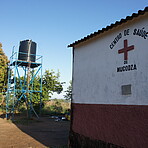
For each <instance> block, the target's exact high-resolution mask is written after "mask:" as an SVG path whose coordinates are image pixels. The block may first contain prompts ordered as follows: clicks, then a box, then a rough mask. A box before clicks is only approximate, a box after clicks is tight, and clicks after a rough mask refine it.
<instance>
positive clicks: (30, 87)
mask: <svg viewBox="0 0 148 148" xmlns="http://www.w3.org/2000/svg"><path fill="white" fill-rule="evenodd" d="M36 47H37V44H36V43H35V42H33V41H32V40H24V41H20V46H19V52H14V50H13V52H12V56H11V57H10V63H9V68H8V89H7V97H6V118H7V119H8V118H10V116H11V115H12V116H14V113H15V111H16V108H19V105H20V103H21V102H25V104H26V107H27V110H28V112H27V116H28V117H30V115H31V113H34V114H35V115H36V116H37V117H38V118H39V116H38V114H37V112H36V111H35V109H34V108H33V102H34V101H35V99H37V98H36V97H35V95H34V94H36V95H38V96H39V97H40V109H41V104H42V99H41V96H42V56H41V55H36ZM37 80H38V81H39V82H40V85H39V86H37V87H35V81H37Z"/></svg>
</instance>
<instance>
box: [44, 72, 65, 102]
mask: <svg viewBox="0 0 148 148" xmlns="http://www.w3.org/2000/svg"><path fill="white" fill-rule="evenodd" d="M59 77H60V73H59V72H58V73H55V72H54V71H53V70H51V71H49V70H46V71H45V74H44V75H43V94H42V97H43V99H44V100H49V98H50V97H51V95H52V94H53V93H54V92H56V93H58V94H60V93H61V92H62V91H63V86H62V83H61V82H60V81H59Z"/></svg>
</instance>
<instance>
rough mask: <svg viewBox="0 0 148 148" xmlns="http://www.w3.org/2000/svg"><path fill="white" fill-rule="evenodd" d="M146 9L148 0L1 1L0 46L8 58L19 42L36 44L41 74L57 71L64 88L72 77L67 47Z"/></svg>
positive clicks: (69, 51) (70, 57) (70, 58)
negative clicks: (40, 59)
mask: <svg viewBox="0 0 148 148" xmlns="http://www.w3.org/2000/svg"><path fill="white" fill-rule="evenodd" d="M146 6H148V1H147V0H128V1H127V0H122V1H120V0H0V22H1V23H0V42H1V43H2V44H3V49H4V52H5V54H6V55H7V56H8V57H10V56H11V52H12V47H13V46H15V50H16V51H18V47H19V42H20V41H21V40H26V39H32V40H33V41H35V42H36V43H37V45H38V48H37V54H40V55H43V71H44V70H45V69H54V71H55V72H57V71H58V69H59V71H60V73H61V77H60V81H62V82H66V84H65V86H64V88H66V87H67V86H68V85H69V81H70V80H71V73H72V72H71V69H72V54H71V53H72V50H71V49H70V48H67V45H69V44H70V43H73V42H74V41H76V40H78V39H81V38H82V37H85V36H87V35H89V34H91V33H92V32H95V31H97V30H100V29H101V28H103V27H106V26H107V25H110V24H111V23H114V22H116V21H118V20H120V19H122V18H125V17H126V16H129V15H131V14H132V13H137V11H138V10H143V9H144V8H145V7H146ZM62 95H63V94H61V95H58V96H57V95H55V96H53V97H58V98H61V97H62Z"/></svg>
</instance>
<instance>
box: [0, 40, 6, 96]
mask: <svg viewBox="0 0 148 148" xmlns="http://www.w3.org/2000/svg"><path fill="white" fill-rule="evenodd" d="M7 64H8V58H7V56H6V55H5V53H4V52H3V49H2V43H0V94H1V95H2V93H3V92H5V91H6V87H7V68H8V66H7Z"/></svg>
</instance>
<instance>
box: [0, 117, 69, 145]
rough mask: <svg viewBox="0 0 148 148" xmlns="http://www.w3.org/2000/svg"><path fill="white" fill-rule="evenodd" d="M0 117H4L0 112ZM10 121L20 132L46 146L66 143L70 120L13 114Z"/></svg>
mask: <svg viewBox="0 0 148 148" xmlns="http://www.w3.org/2000/svg"><path fill="white" fill-rule="evenodd" d="M0 118H3V119H4V118H5V114H1V115H0ZM12 122H13V124H15V125H16V126H17V127H18V128H19V129H20V130H21V131H22V132H24V133H26V134H27V135H29V136H31V137H32V138H34V139H35V140H37V141H38V142H40V143H42V144H43V145H45V146H47V147H52V146H53V147H55V146H66V145H68V137H69V129H70V121H55V120H54V119H52V118H50V117H49V116H44V117H40V118H39V119H38V118H31V119H27V118H26V117H22V116H21V115H15V117H14V118H13V120H12Z"/></svg>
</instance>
